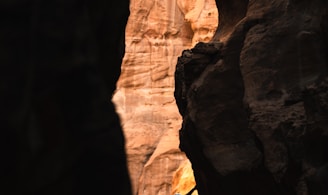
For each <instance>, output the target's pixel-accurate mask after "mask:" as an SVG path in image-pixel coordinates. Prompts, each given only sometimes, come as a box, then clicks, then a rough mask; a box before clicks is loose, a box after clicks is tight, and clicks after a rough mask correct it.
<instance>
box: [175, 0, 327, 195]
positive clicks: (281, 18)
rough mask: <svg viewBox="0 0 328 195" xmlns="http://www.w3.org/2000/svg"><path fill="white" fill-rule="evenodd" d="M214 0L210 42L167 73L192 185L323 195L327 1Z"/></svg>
mask: <svg viewBox="0 0 328 195" xmlns="http://www.w3.org/2000/svg"><path fill="white" fill-rule="evenodd" d="M216 3H217V5H218V9H219V13H220V25H219V28H218V30H217V32H216V34H215V36H214V39H213V41H211V43H207V44H204V43H202V44H198V45H196V46H195V47H194V48H193V49H191V50H185V51H184V52H183V54H182V56H180V57H179V60H178V62H177V67H176V72H175V81H176V82H175V86H176V89H175V97H176V102H177V104H178V106H179V111H180V113H181V115H182V116H183V127H182V129H181V131H180V141H181V143H180V148H181V149H182V150H183V151H184V152H186V154H187V156H188V158H189V159H190V160H191V163H192V165H193V169H194V173H195V177H196V181H197V188H198V192H199V194H213V195H214V194H222V195H225V194H229V195H231V194H236V195H237V194H252V195H256V194H258V195H263V194H275V195H278V194H279V195H282V194H286V195H290V194H302V195H303V194H304V195H305V194H307V195H311V194H322V195H324V194H327V193H328V189H327V185H326V184H327V178H328V171H327V166H328V144H327V143H328V137H327V135H328V134H327V133H328V124H327V118H328V109H327V102H328V97H327V91H326V90H327V79H328V71H327V68H328V61H327V53H328V49H327V48H328V46H327V45H328V43H327V36H328V34H327V28H328V26H327V20H328V18H327V16H328V15H327V10H328V7H327V2H325V1H319V0H317V1H311V2H309V1H292V0H290V1H288V0H275V1H262V0H261V1H260V0H252V1H244V0H235V1H231V0H217V2H216Z"/></svg>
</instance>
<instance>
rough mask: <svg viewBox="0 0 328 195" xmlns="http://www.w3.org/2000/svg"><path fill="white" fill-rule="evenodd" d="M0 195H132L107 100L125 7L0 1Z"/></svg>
mask: <svg viewBox="0 0 328 195" xmlns="http://www.w3.org/2000/svg"><path fill="white" fill-rule="evenodd" d="M0 13H1V19H0V21H1V22H0V23H1V25H0V61H1V70H0V129H1V135H0V153H1V167H0V180H1V182H0V194H6V195H10V194H13V195H23V194H33V195H84V194H88V195H92V194H97V195H109V194H117V195H131V184H130V179H129V176H128V169H127V164H126V155H125V148H124V147H125V140H124V137H123V132H122V129H121V124H120V120H119V118H118V115H117V113H116V112H115V108H114V105H113V103H112V102H111V101H110V97H111V96H112V93H113V92H114V90H115V87H116V86H115V85H116V82H117V79H118V77H119V75H120V67H121V62H122V57H123V54H124V32H125V26H126V23H127V19H128V16H129V1H128V0H119V1H108V0H92V1H78V0H65V1H60V0H47V1H25V0H14V1H13V0H3V1H1V2H0Z"/></svg>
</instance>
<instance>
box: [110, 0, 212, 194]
mask: <svg viewBox="0 0 328 195" xmlns="http://www.w3.org/2000/svg"><path fill="white" fill-rule="evenodd" d="M130 12H131V14H130V17H129V21H128V24H127V27H126V53H125V56H124V60H123V64H122V74H121V77H120V79H119V82H118V84H117V91H116V93H115V95H114V97H113V98H114V102H115V104H116V107H117V109H118V112H119V114H120V117H121V119H122V124H123V130H124V133H125V136H126V140H127V145H126V150H127V154H128V166H129V172H130V176H131V181H132V186H133V193H134V194H140V195H141V194H142V195H160V194H163V195H168V194H170V193H171V185H172V178H173V175H174V173H175V171H176V170H177V169H178V168H179V166H180V163H181V162H184V161H185V160H186V157H185V155H184V153H182V152H181V151H180V149H179V134H178V131H179V129H180V127H181V116H180V115H179V112H178V108H177V106H176V103H175V99H174V95H173V94H174V71H175V65H176V62H177V58H178V56H179V55H180V54H181V51H182V50H183V49H186V48H190V47H192V45H194V44H195V43H197V42H199V41H209V40H210V39H211V38H212V36H213V34H214V33H215V30H216V27H217V20H218V13H217V9H216V6H215V1H214V0H177V1H175V0H173V1H172V0H132V1H131V4H130ZM204 21H206V23H205V22H204Z"/></svg>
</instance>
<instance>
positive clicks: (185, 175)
mask: <svg viewBox="0 0 328 195" xmlns="http://www.w3.org/2000/svg"><path fill="white" fill-rule="evenodd" d="M195 188H196V181H195V178H194V171H193V170H192V167H191V163H190V161H189V160H188V159H186V160H185V161H184V162H182V163H181V164H180V167H179V168H178V169H177V170H176V171H175V173H174V176H173V179H172V190H171V195H175V194H181V195H182V194H188V193H190V195H197V194H198V193H197V190H196V189H195Z"/></svg>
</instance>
